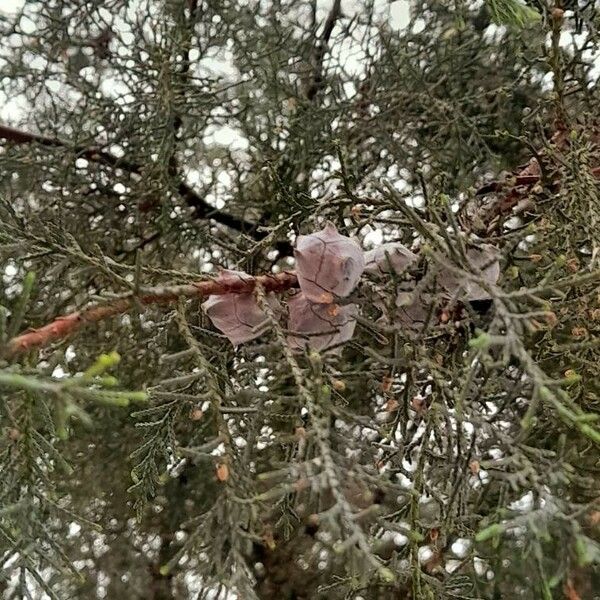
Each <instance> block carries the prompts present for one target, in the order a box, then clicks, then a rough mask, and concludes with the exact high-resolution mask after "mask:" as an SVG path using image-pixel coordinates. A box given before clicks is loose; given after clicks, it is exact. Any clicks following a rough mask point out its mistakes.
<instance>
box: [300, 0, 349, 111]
mask: <svg viewBox="0 0 600 600" xmlns="http://www.w3.org/2000/svg"><path fill="white" fill-rule="evenodd" d="M341 7H342V0H334V2H333V6H332V7H331V10H330V11H329V14H328V15H327V20H326V21H325V25H324V27H323V33H322V34H321V37H320V39H319V40H318V41H317V44H316V47H315V69H314V73H313V77H312V81H311V82H310V84H309V86H308V88H307V90H306V98H307V99H308V100H311V101H312V100H313V99H314V97H315V96H316V95H317V93H318V92H319V90H320V89H321V88H322V87H323V83H324V81H325V78H324V77H323V61H324V60H325V54H326V52H327V46H328V44H329V40H330V38H331V34H332V33H333V28H334V27H335V23H336V21H337V20H338V19H339V17H340V16H341V14H342V10H341Z"/></svg>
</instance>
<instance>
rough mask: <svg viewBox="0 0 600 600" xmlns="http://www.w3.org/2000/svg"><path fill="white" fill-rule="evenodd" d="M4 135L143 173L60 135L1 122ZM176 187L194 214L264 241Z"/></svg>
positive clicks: (252, 226)
mask: <svg viewBox="0 0 600 600" xmlns="http://www.w3.org/2000/svg"><path fill="white" fill-rule="evenodd" d="M2 138H4V139H5V140H6V141H7V142H11V143H12V144H17V145H18V144H31V143H37V144H40V145H42V146H47V147H53V148H67V149H70V150H72V151H73V152H75V153H76V154H77V155H79V156H81V157H84V158H87V159H88V160H91V161H93V162H97V163H101V164H104V165H108V166H110V167H114V168H119V169H123V170H125V171H128V172H129V173H135V174H137V175H140V174H141V173H142V167H141V165H139V164H137V163H134V162H131V161H128V160H126V159H123V158H119V157H117V156H114V155H113V154H110V152H106V150H103V149H102V148H101V147H99V146H86V145H81V144H80V145H75V146H73V145H71V144H70V143H69V142H67V141H65V140H62V139H60V138H53V137H47V136H44V135H39V134H36V133H30V132H29V131H23V130H21V129H15V128H14V127H9V126H7V125H3V124H1V123H0V139H2ZM177 190H178V192H179V194H180V195H181V197H182V198H183V199H184V200H185V203H186V204H187V205H188V206H189V207H191V208H193V209H194V217H195V218H197V219H213V220H214V221H216V222H217V223H220V224H221V225H225V226H226V227H230V228H231V229H235V230H236V231H242V232H246V233H249V234H250V235H252V237H253V238H254V239H256V240H257V241H259V240H261V239H262V238H263V237H264V236H265V234H263V233H259V232H257V231H256V225H255V224H254V223H251V222H250V221H245V220H244V219H240V218H238V217H235V216H233V215H230V214H228V213H223V212H220V211H219V210H217V209H216V208H214V207H213V206H211V205H210V204H209V203H208V202H206V200H204V199H203V198H201V197H200V196H198V194H196V192H195V191H194V190H193V189H192V188H191V187H190V186H189V185H187V184H186V183H185V182H183V181H182V182H181V183H179V185H178V187H177Z"/></svg>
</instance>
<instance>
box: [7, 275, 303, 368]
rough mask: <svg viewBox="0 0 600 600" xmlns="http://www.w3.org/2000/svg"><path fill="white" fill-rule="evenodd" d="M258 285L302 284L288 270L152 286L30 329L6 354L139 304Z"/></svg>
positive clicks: (282, 286)
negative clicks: (243, 276)
mask: <svg viewBox="0 0 600 600" xmlns="http://www.w3.org/2000/svg"><path fill="white" fill-rule="evenodd" d="M257 284H259V285H261V286H262V287H263V288H264V289H265V290H266V291H268V292H283V291H285V290H289V289H291V288H295V287H298V279H297V278H296V275H295V274H294V273H289V272H285V273H279V274H277V275H258V276H257V277H248V278H244V279H242V278H239V277H231V276H228V277H218V278H217V279H212V280H208V281H199V282H197V283H191V284H186V285H178V286H172V287H161V288H152V289H149V290H147V291H146V292H145V293H143V294H141V295H139V296H133V295H132V296H127V297H124V298H119V299H117V300H114V301H113V302H110V303H108V304H103V305H95V306H90V307H89V308H86V309H83V310H81V311H76V312H73V313H70V314H68V315H64V316H62V317H58V318H57V319H55V320H54V321H52V323H48V325H44V326H43V327H40V328H39V329H32V330H30V331H26V332H25V333H22V334H21V335H18V336H17V337H14V338H13V339H12V340H9V342H8V343H7V345H6V348H5V349H4V351H3V352H2V354H3V355H4V356H5V357H6V358H9V357H13V356H16V355H17V354H20V353H22V352H26V351H28V350H32V349H34V348H41V347H44V346H47V345H48V344H50V343H52V342H53V341H55V340H59V339H62V338H65V337H67V336H69V335H71V334H73V333H75V332H76V331H78V330H79V329H81V328H82V327H84V326H85V325H89V324H91V323H97V322H98V321H103V320H104V319H108V318H110V317H113V316H115V315H118V314H122V313H124V312H127V311H128V310H129V309H130V308H133V307H134V306H136V305H138V304H142V305H151V304H168V303H171V302H175V301H176V300H177V299H178V298H181V297H184V298H194V297H198V298H202V297H206V296H211V295H220V294H242V293H248V292H252V291H253V290H254V288H255V287H256V285H257Z"/></svg>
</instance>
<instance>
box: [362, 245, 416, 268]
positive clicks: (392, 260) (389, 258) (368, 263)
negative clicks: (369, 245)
mask: <svg viewBox="0 0 600 600" xmlns="http://www.w3.org/2000/svg"><path fill="white" fill-rule="evenodd" d="M417 258H418V257H417V255H416V254H415V253H414V252H411V251H410V250H409V249H408V248H407V247H406V246H403V245H402V244H400V243H399V242H390V243H388V244H382V245H381V246H377V247H376V248H373V250H369V251H368V252H365V273H371V274H373V275H378V274H383V273H391V272H394V273H396V275H401V274H402V273H403V272H404V271H406V269H408V267H410V265H412V264H413V263H414V262H415V261H416V260H417Z"/></svg>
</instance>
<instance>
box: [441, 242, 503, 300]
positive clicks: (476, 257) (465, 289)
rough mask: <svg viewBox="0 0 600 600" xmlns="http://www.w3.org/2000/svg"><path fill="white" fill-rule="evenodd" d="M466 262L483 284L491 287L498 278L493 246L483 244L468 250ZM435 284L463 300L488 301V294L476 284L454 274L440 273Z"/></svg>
mask: <svg viewBox="0 0 600 600" xmlns="http://www.w3.org/2000/svg"><path fill="white" fill-rule="evenodd" d="M467 260H468V261H469V265H470V267H471V271H472V272H473V273H475V274H476V275H480V276H481V279H482V280H483V281H484V282H486V283H489V284H492V285H493V284H495V283H496V282H497V281H498V279H499V278H500V262H499V260H498V250H497V249H496V248H495V247H494V246H491V245H490V244H483V245H482V246H480V247H478V248H470V249H468V250H467ZM437 282H438V284H439V285H440V286H441V287H443V288H444V289H445V290H446V291H447V292H448V293H449V294H450V295H452V296H454V295H458V296H462V297H463V298H464V299H465V300H469V301H470V300H488V299H489V298H490V295H489V293H488V292H486V290H485V289H484V288H483V287H481V286H480V285H478V284H477V283H476V282H474V281H470V280H467V279H464V278H461V277H460V276H459V275H455V274H454V273H450V272H448V273H440V274H439V275H438V277H437Z"/></svg>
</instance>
